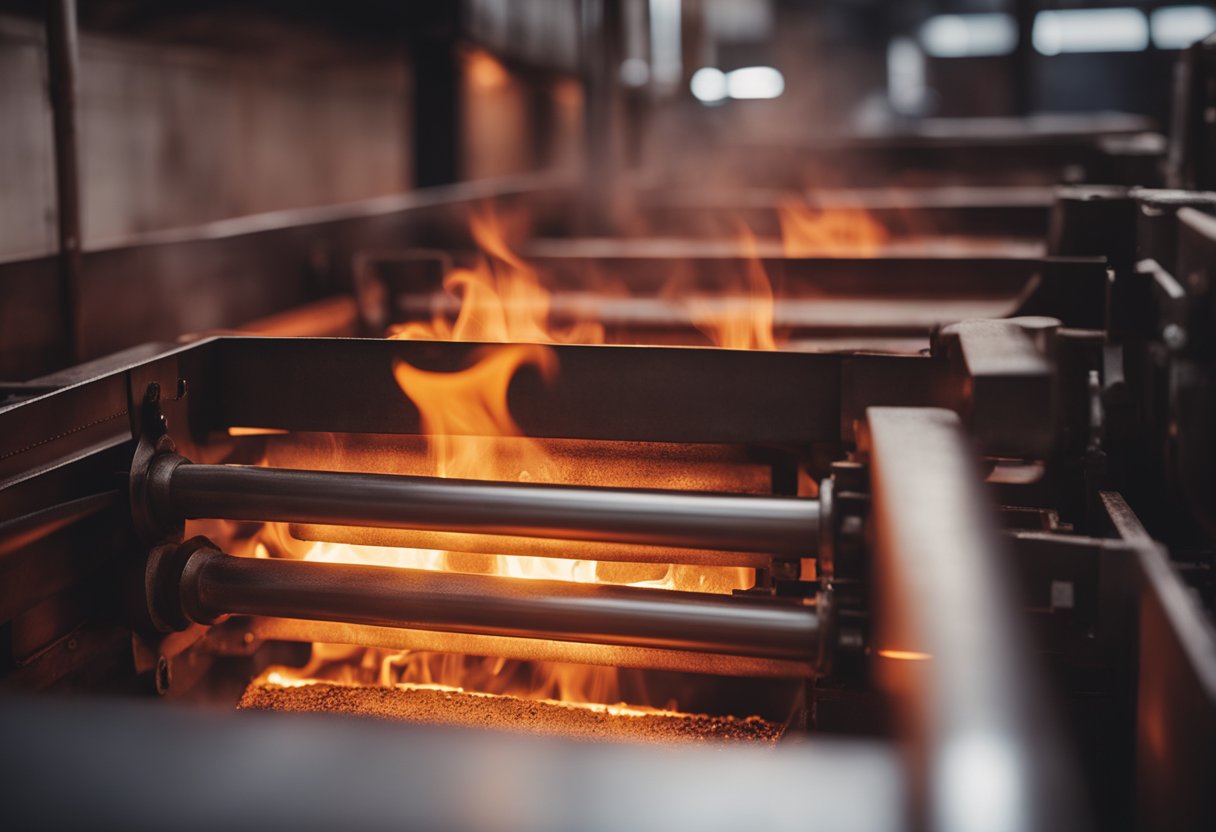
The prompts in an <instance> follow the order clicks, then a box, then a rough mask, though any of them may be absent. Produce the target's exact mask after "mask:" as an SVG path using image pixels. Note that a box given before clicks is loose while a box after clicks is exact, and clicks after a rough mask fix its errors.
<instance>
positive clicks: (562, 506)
mask: <svg viewBox="0 0 1216 832" xmlns="http://www.w3.org/2000/svg"><path fill="white" fill-rule="evenodd" d="M147 489H148V492H147V493H148V500H149V504H150V505H149V508H150V509H151V512H152V514H153V515H154V516H157V517H161V518H183V517H184V518H202V517H206V518H218V519H224V520H260V521H279V522H288V523H310V524H328V525H337V526H374V527H380V528H392V529H413V530H418V531H427V530H430V531H445V532H466V533H473V534H494V535H508V536H527V537H546V538H563V539H568V540H590V541H599V542H602V543H631V544H646V545H651V546H678V547H683V548H690V549H713V550H720V551H744V552H766V553H772V554H783V555H795V556H796V555H804V554H807V553H809V552H811V551H813V550H814V549H815V548H816V545H817V541H818V537H819V503H818V502H817V501H816V500H810V499H802V498H797V497H768V496H750V495H731V494H703V493H691V492H684V491H649V490H630V489H623V488H591V487H585V486H568V485H541V484H534V483H505V482H485V481H479V480H458V479H439V478H433V477H406V476H394V475H388V474H357V473H337V472H332V471H296V470H288V469H281V468H259V467H250V466H240V465H194V464H190V463H188V462H187V461H186V460H185V459H183V458H182V457H180V456H176V455H173V454H163V455H161V456H158V457H157V458H155V459H154V460H153V461H152V463H151V467H150V470H149V475H148V479H147Z"/></svg>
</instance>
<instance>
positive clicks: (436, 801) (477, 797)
mask: <svg viewBox="0 0 1216 832" xmlns="http://www.w3.org/2000/svg"><path fill="white" fill-rule="evenodd" d="M0 735H3V736H4V738H5V742H4V743H3V744H2V745H0V779H2V780H3V782H4V784H5V795H6V805H5V812H6V817H7V819H8V821H9V823H10V825H11V826H12V827H13V828H17V829H27V828H44V829H59V830H65V832H66V830H90V831H91V830H95V829H126V830H130V832H141V831H142V830H148V832H161V830H164V829H165V828H166V827H172V828H174V829H177V830H180V832H214V830H216V829H226V828H241V829H293V830H335V829H342V830H350V831H351V832H362V830H368V832H371V831H372V830H384V829H396V830H402V832H408V830H427V831H428V832H431V830H445V831H446V832H482V831H483V830H484V831H485V832H516V830H518V831H519V832H525V830H526V832H559V830H570V829H580V830H586V832H608V830H620V832H626V830H627V832H671V830H673V829H696V830H698V831H699V832H727V830H730V832H735V830H739V829H765V830H770V832H784V830H791V832H793V830H798V832H803V830H806V829H808V828H815V829H847V830H858V832H888V831H889V830H890V831H891V832H893V831H894V830H899V829H904V828H906V825H905V823H904V821H903V820H902V818H903V817H904V815H905V811H906V808H907V807H906V801H907V796H906V793H905V789H904V785H903V780H902V777H901V772H900V766H899V759H898V756H897V752H896V750H895V749H893V748H891V747H889V746H884V745H880V744H878V743H873V742H844V741H838V740H837V741H834V740H830V739H824V740H821V741H818V742H815V743H809V744H793V745H790V746H787V747H780V748H776V749H747V748H707V747H703V746H702V747H695V748H654V747H646V746H631V745H624V744H621V745H613V744H599V743H597V744H590V743H574V742H564V741H560V740H541V739H539V738H529V737H519V736H511V735H507V734H500V733H497V732H489V731H466V730H455V729H447V730H444V729H437V728H426V727H418V726H405V725H395V724H391V723H385V722H380V721H368V720H357V719H338V718H334V717H329V718H321V717H310V716H301V715H286V714H259V713H247V714H242V715H241V717H240V718H237V719H234V718H232V717H230V716H218V715H214V714H211V713H205V712H200V711H193V712H191V711H188V710H181V709H177V708H173V707H168V706H164V705H161V706H159V707H155V708H152V707H146V706H141V705H137V704H131V703H119V702H107V703H101V702H80V701H76V702H72V703H70V704H69V703H52V702H33V701H20V700H17V701H10V702H7V703H6V706H5V707H4V708H3V709H0ZM133 760H138V761H139V762H140V764H139V765H132V761H133ZM64 784H71V786H70V789H71V799H64V796H63V795H64V788H65V785H64Z"/></svg>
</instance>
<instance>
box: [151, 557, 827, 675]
mask: <svg viewBox="0 0 1216 832" xmlns="http://www.w3.org/2000/svg"><path fill="white" fill-rule="evenodd" d="M147 574H148V582H147V587H148V602H149V607H150V610H151V612H152V616H153V619H154V621H156V622H157V623H158V624H159V625H161V626H162V629H180V628H182V627H184V626H186V625H187V624H188V623H189V622H196V623H201V624H210V623H213V622H214V621H216V620H217V619H218V618H219V617H221V616H223V615H226V614H242V615H259V616H278V617H282V618H297V619H305V620H311V621H338V622H346V623H351V624H364V625H371V626H377V627H396V628H403V629H414V630H430V631H440V632H450V633H466V634H479V635H497V636H509V637H514V638H540V639H550V640H556V641H566V642H583V643H591V644H608V645H619V646H623V647H647V648H659V649H669V650H683V651H692V652H703V653H722V654H729V655H735V656H745V657H756V658H766V659H793V660H799V661H806V662H809V663H814V662H815V661H816V660H817V658H818V656H819V653H820V629H821V628H820V615H819V611H818V609H817V607H816V605H814V604H813V603H804V602H801V601H793V600H782V601H774V600H771V599H758V598H737V597H730V596H722V595H709V594H704V593H693V592H675V591H668V590H659V589H642V588H635V587H620V586H605V585H597V584H578V583H569V582H565V581H539V580H537V581H534V580H520V579H510V578H503V577H499V576H493V575H464V574H458V573H450V572H428V571H425V570H417V569H397V568H389V567H380V566H363V565H348V564H335V563H315V562H308V561H294V560H279V559H264V558H241V557H234V556H232V555H228V554H225V553H224V552H221V551H219V550H218V549H216V548H214V546H213V545H212V544H211V542H210V541H208V540H206V539H205V538H194V539H193V540H191V541H187V542H186V543H184V544H182V545H180V546H173V545H169V546H164V547H160V548H159V549H157V550H155V551H154V552H153V556H152V558H151V559H150V561H149V567H148V573H147Z"/></svg>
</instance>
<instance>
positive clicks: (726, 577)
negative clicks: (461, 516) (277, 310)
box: [273, 214, 771, 703]
mask: <svg viewBox="0 0 1216 832" xmlns="http://www.w3.org/2000/svg"><path fill="white" fill-rule="evenodd" d="M472 229H473V234H474V237H475V238H476V240H477V242H478V244H479V246H480V247H481V249H482V251H483V253H484V255H485V257H484V258H483V259H482V260H481V261H480V262H479V263H478V265H477V266H476V267H475V268H473V269H458V270H455V271H453V272H452V273H450V274H449V275H448V276H447V277H446V278H445V281H444V285H445V288H446V289H447V290H448V291H450V292H452V293H453V294H456V295H458V296H459V297H460V299H461V306H460V311H459V313H458V315H457V317H456V319H455V321H451V322H449V321H448V320H446V319H444V318H443V317H441V316H437V317H436V318H434V319H433V320H432V321H430V322H429V323H412V324H408V325H406V326H404V327H401V328H399V329H398V330H397V331H396V332H394V333H393V336H392V337H395V338H418V339H430V340H474V341H488V342H501V343H500V344H496V345H494V346H488V347H484V348H481V349H478V350H476V351H475V352H474V353H473V363H472V364H471V365H470V366H469V367H467V368H465V369H463V370H461V371H459V372H454V373H437V372H430V371H427V370H423V369H420V368H418V367H415V366H412V365H410V364H408V363H406V362H404V361H398V362H396V363H395V364H394V365H393V367H392V372H393V377H394V379H395V380H396V382H397V384H398V385H399V386H400V387H401V390H402V392H403V393H404V394H405V396H406V397H407V398H408V399H409V400H410V401H411V402H413V404H414V405H415V406H416V407H417V408H418V411H419V414H420V416H421V423H422V429H423V433H424V434H425V435H426V437H427V444H428V453H429V455H430V460H431V467H432V470H433V471H434V473H435V474H436V475H438V476H441V477H458V478H466V479H483V480H500V481H520V480H537V481H542V482H552V481H555V480H559V479H560V477H558V476H557V474H559V473H560V466H559V465H558V464H557V463H556V461H555V460H554V459H552V458H551V457H550V456H549V454H547V453H546V451H545V450H544V448H543V447H542V445H541V443H539V442H538V441H536V440H532V439H528V438H527V437H524V436H523V435H522V431H521V430H520V428H519V426H518V425H517V424H516V422H515V420H514V419H513V418H512V416H511V413H510V409H509V406H508V391H509V388H510V384H511V380H512V379H513V378H514V376H515V374H516V373H517V372H518V371H519V370H520V369H521V368H523V367H525V366H530V367H533V368H534V369H535V370H537V371H538V372H539V373H540V374H541V376H542V377H543V378H544V379H546V380H552V379H554V378H556V374H557V372H558V360H557V354H556V353H555V352H554V350H553V349H552V348H550V347H548V346H546V344H547V343H553V342H583V343H587V342H590V343H599V342H602V340H603V333H602V330H601V329H598V328H597V327H596V326H594V325H576V326H575V327H574V328H572V329H571V330H570V331H567V332H554V331H553V330H552V329H551V328H550V327H549V324H548V320H547V319H548V308H549V307H548V294H547V293H546V292H545V290H544V289H543V288H542V287H541V286H540V283H539V280H538V279H537V275H536V272H535V270H533V269H532V268H531V267H530V266H529V265H528V264H527V263H525V262H524V261H523V260H522V259H520V258H519V257H518V255H516V254H515V253H514V252H513V251H511V249H510V248H509V247H508V246H507V245H506V242H505V239H504V235H503V232H502V228H501V227H500V225H499V223H498V221H497V219H496V218H495V217H494V215H493V214H483V215H477V216H474V217H473V219H472ZM756 266H757V267H759V262H758V261H756ZM759 277H760V278H763V272H762V271H760V272H759ZM764 283H765V285H766V286H767V280H764ZM769 301H770V311H769V317H770V321H771V292H770V293H769ZM769 333H770V335H769V340H768V343H769V345H770V348H771V325H770V328H769ZM752 340H753V341H754V340H755V339H754V338H753V339H752ZM305 558H306V559H308V560H325V561H339V562H346V563H376V564H379V565H385V566H400V567H411V568H420V569H432V570H445V571H469V572H472V571H477V572H486V571H487V570H488V571H489V572H490V573H491V574H496V575H501V576H503V577H507V578H544V579H550V580H565V581H575V582H583V583H593V582H611V583H630V584H635V585H643V586H651V587H664V588H669V589H670V588H688V589H696V590H700V591H719V592H729V591H730V590H731V589H734V588H743V587H746V586H749V585H750V584H751V581H752V575H751V570H750V569H727V568H721V567H718V568H714V567H678V568H677V567H673V566H668V567H666V568H664V567H662V566H657V567H656V565H654V564H632V563H612V564H603V565H602V566H603V574H601V564H599V563H597V562H595V561H590V560H574V559H559V558H542V557H529V556H517V555H496V556H493V557H492V558H491V559H489V563H488V565H487V558H486V557H485V556H484V555H472V556H471V555H462V554H461V553H459V552H443V551H435V550H421V549H390V548H381V547H361V546H350V545H344V544H334V543H317V544H315V545H314V546H313V547H312V548H311V549H310V550H309V551H308V553H307V554H306V555H305ZM273 672H274V673H275V674H277V675H276V676H275V677H274V678H275V679H276V681H277V682H278V683H280V684H282V683H284V682H291V681H299V680H302V679H309V678H313V677H319V678H325V679H329V680H333V681H348V682H361V683H378V684H381V685H393V684H401V683H413V684H423V685H446V686H450V687H455V688H463V689H465V690H470V689H471V690H477V691H482V692H486V693H501V694H511V695H515V696H522V697H526V698H539V699H553V700H558V701H562V702H598V703H615V702H618V701H619V699H620V693H619V685H618V672H617V669H616V668H612V667H587V666H582V665H562V664H547V663H546V664H542V663H530V662H519V661H507V660H504V659H501V658H483V657H476V656H462V655H456V654H437V653H410V652H403V653H392V652H390V651H384V650H378V649H372V648H367V649H365V648H360V647H354V648H352V647H343V646H337V645H314V652H313V659H312V661H311V662H310V663H309V665H308V666H307V667H305V668H303V669H301V670H298V671H293V670H291V669H289V668H274V669H273Z"/></svg>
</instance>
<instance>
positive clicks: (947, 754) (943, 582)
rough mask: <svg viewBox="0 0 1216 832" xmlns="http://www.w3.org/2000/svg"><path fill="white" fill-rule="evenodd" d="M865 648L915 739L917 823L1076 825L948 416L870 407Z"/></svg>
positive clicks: (997, 553)
mask: <svg viewBox="0 0 1216 832" xmlns="http://www.w3.org/2000/svg"><path fill="white" fill-rule="evenodd" d="M862 446H863V448H864V451H865V455H866V458H867V460H868V462H869V465H870V482H871V497H872V500H873V509H872V514H871V524H872V532H873V545H874V560H873V566H872V569H873V572H872V574H873V578H874V583H875V586H874V592H875V595H876V603H875V610H876V618H875V622H874V624H875V630H874V645H873V646H874V648H875V650H876V651H882V650H898V651H908V652H910V653H911V654H913V656H921V657H922V658H921V659H920V660H916V659H915V658H914V659H913V660H896V659H882V658H877V659H876V660H875V662H874V671H875V674H876V677H877V679H878V680H879V682H880V684H882V685H884V686H885V687H887V688H888V689H889V690H890V691H892V692H893V693H894V694H896V695H897V696H898V697H899V698H900V701H901V702H902V705H903V713H902V716H903V719H904V721H905V725H906V727H907V729H908V730H909V732H910V736H911V737H912V738H913V742H914V749H915V751H914V761H915V762H914V771H915V772H916V774H917V778H918V785H919V789H920V792H919V793H920V795H921V798H922V804H921V805H922V809H923V811H924V815H923V818H922V823H923V824H924V825H925V827H926V828H931V829H938V830H985V832H987V831H988V830H1048V829H1059V830H1074V829H1078V828H1081V827H1082V814H1081V813H1082V809H1081V805H1080V800H1079V798H1078V796H1077V791H1076V780H1075V771H1074V768H1073V764H1072V758H1071V754H1070V752H1069V750H1068V749H1067V748H1066V747H1064V744H1063V741H1062V740H1061V734H1060V733H1059V730H1058V728H1057V726H1056V723H1055V718H1054V716H1053V714H1052V712H1051V710H1050V708H1049V707H1048V704H1047V699H1046V689H1045V682H1044V679H1043V678H1042V671H1041V669H1040V668H1039V666H1038V664H1037V662H1036V661H1035V660H1034V657H1033V656H1032V654H1031V648H1030V644H1029V642H1028V640H1027V638H1026V634H1025V632H1024V628H1023V625H1022V622H1021V620H1020V612H1019V608H1018V605H1017V603H1016V600H1015V598H1014V597H1013V594H1011V593H1010V592H1009V587H1010V586H1011V577H1010V574H1009V572H1010V567H1009V564H1008V561H1007V558H1008V551H1007V549H1006V544H1005V543H1004V542H1003V541H1002V540H1001V539H1000V537H999V536H998V534H997V533H996V524H995V516H994V513H993V510H992V508H991V507H989V506H987V505H985V504H984V501H983V496H982V495H983V490H982V488H981V486H980V477H979V475H978V473H977V471H976V470H975V468H974V465H975V462H974V457H973V456H972V454H971V451H970V449H969V448H968V443H967V439H966V435H965V434H964V432H963V429H962V424H961V422H960V421H959V418H958V417H957V416H956V415H955V414H953V413H951V412H948V411H944V410H937V409H930V408H923V409H919V408H915V409H914V408H870V409H869V410H868V411H867V413H866V433H865V435H864V437H863V440H862Z"/></svg>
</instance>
